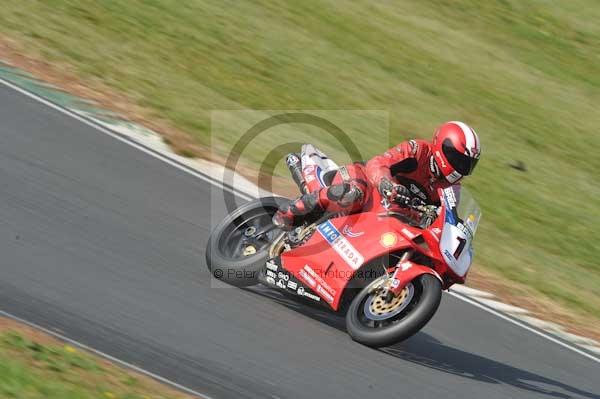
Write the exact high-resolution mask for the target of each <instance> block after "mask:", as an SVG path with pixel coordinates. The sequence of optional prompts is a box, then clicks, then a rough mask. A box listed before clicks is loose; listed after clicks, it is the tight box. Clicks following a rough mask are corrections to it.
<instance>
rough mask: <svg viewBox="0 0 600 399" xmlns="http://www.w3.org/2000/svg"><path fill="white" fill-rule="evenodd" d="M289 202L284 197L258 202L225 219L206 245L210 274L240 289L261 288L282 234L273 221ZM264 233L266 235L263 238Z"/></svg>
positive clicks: (268, 198)
mask: <svg viewBox="0 0 600 399" xmlns="http://www.w3.org/2000/svg"><path fill="white" fill-rule="evenodd" d="M288 201H289V200H287V199H285V198H281V197H265V198H259V199H256V200H253V201H250V202H247V203H245V204H243V205H242V206H240V207H239V208H237V209H236V210H234V211H233V212H231V213H230V214H229V215H227V216H225V218H224V219H223V220H222V221H221V222H220V223H219V224H218V225H217V226H216V227H215V228H214V230H213V231H212V233H211V235H210V237H209V239H208V243H207V245H206V253H205V255H206V266H207V267H208V270H209V271H210V272H211V274H212V275H213V276H214V277H215V278H217V279H219V280H221V281H224V282H226V283H228V284H231V285H235V286H237V287H248V286H251V285H256V284H258V276H259V274H260V272H261V271H262V270H263V268H264V267H265V263H266V261H267V260H268V259H269V249H270V247H271V244H272V243H273V241H274V240H275V239H276V238H277V237H278V236H279V235H280V234H281V230H280V229H278V228H276V227H275V226H274V225H273V224H272V222H271V219H272V217H273V215H274V214H275V212H276V211H277V208H278V207H279V205H281V204H284V203H286V202H288ZM262 231H265V233H262V234H260V233H261V232H262Z"/></svg>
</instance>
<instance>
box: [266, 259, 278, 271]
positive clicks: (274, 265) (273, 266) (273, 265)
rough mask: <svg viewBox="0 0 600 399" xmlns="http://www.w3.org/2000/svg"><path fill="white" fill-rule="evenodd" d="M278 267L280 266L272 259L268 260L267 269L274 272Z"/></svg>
mask: <svg viewBox="0 0 600 399" xmlns="http://www.w3.org/2000/svg"><path fill="white" fill-rule="evenodd" d="M278 268H279V267H278V266H277V265H276V264H275V263H273V262H272V261H268V262H267V269H269V270H273V271H274V272H276V271H277V269H278Z"/></svg>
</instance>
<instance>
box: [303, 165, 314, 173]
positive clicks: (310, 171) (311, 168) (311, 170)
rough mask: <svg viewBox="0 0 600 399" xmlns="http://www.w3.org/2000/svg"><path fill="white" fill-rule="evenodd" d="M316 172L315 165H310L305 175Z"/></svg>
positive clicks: (305, 169)
mask: <svg viewBox="0 0 600 399" xmlns="http://www.w3.org/2000/svg"><path fill="white" fill-rule="evenodd" d="M314 171H315V167H314V165H308V166H307V167H306V168H304V173H312V172H314Z"/></svg>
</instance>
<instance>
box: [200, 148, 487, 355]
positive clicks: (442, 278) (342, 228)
mask: <svg viewBox="0 0 600 399" xmlns="http://www.w3.org/2000/svg"><path fill="white" fill-rule="evenodd" d="M287 163H288V166H289V167H290V170H291V171H292V176H293V177H294V180H295V181H296V183H297V184H298V186H299V187H300V189H301V191H303V192H310V191H313V190H315V189H317V188H319V187H322V186H326V185H327V183H328V182H330V181H331V178H332V176H333V174H334V173H335V171H336V170H338V169H339V168H338V166H337V165H336V164H335V163H334V162H333V161H331V160H330V159H328V158H327V157H326V156H325V154H323V153H322V152H320V151H319V150H318V149H316V148H314V147H313V146H312V145H308V144H307V145H304V146H303V147H302V154H301V157H298V156H295V155H293V154H291V155H290V156H288V158H287ZM439 194H440V199H441V205H440V206H434V205H427V204H424V203H422V202H421V201H419V200H418V199H415V198H412V199H410V200H409V199H407V198H404V197H403V198H399V200H400V201H394V200H393V201H388V200H387V199H385V198H382V196H380V194H379V193H378V192H377V190H374V191H373V193H372V200H371V201H370V202H369V204H367V206H366V207H365V209H363V211H362V212H361V213H356V214H351V215H323V216H322V217H321V218H319V219H318V220H314V221H312V222H311V221H307V222H306V223H304V224H303V225H302V226H299V227H297V228H296V229H294V230H293V231H290V232H284V231H282V230H280V229H278V228H277V227H276V226H275V225H273V224H272V221H271V218H272V216H273V214H274V213H275V211H276V210H277V208H278V207H279V205H281V204H282V203H283V202H285V201H288V200H286V199H284V198H279V197H267V198H260V199H257V200H254V201H251V202H248V203H246V204H244V205H242V206H241V207H239V208H238V209H236V210H235V211H233V212H232V213H231V214H229V215H228V216H226V217H225V219H224V220H223V221H221V223H219V224H218V225H217V226H216V228H215V229H214V230H213V232H212V234H211V236H210V239H209V242H208V245H207V249H206V264H207V266H208V268H209V270H210V271H211V273H212V275H213V276H215V277H216V278H218V279H220V280H222V281H225V282H226V283H229V284H232V285H235V286H251V285H256V284H263V285H266V286H269V287H273V288H277V289H279V290H281V291H283V292H284V293H286V294H290V295H293V296H295V297H297V298H303V299H305V300H308V301H311V302H314V303H319V304H321V305H323V306H325V307H327V308H329V309H331V310H333V311H337V312H345V313H346V327H347V331H348V333H349V334H350V336H351V337H352V338H353V339H354V340H356V341H358V342H360V343H362V344H365V345H368V346H373V347H380V346H389V345H392V344H394V343H396V342H399V341H402V340H404V339H406V338H408V337H410V336H411V335H413V334H415V333H416V332H417V331H419V330H420V329H421V328H423V327H424V326H425V324H427V322H428V321H429V320H430V319H431V318H432V317H433V315H434V314H435V312H436V311H437V308H438V306H439V304H440V300H441V296H442V290H445V289H448V288H449V287H450V286H452V285H453V284H457V283H458V284H462V283H464V281H465V278H466V275H467V272H468V270H469V268H470V266H471V261H472V257H473V251H472V242H473V236H474V234H475V231H476V229H477V224H478V222H479V219H480V215H481V212H480V209H479V207H478V206H477V203H476V202H475V201H474V200H473V198H472V197H471V196H470V195H469V193H468V192H467V191H466V190H465V189H464V188H461V187H460V186H451V187H449V188H446V189H444V190H440V192H439ZM398 202H399V203H398Z"/></svg>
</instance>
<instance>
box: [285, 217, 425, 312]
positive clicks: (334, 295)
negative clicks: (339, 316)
mask: <svg viewBox="0 0 600 399" xmlns="http://www.w3.org/2000/svg"><path fill="white" fill-rule="evenodd" d="M403 228H404V229H405V231H408V229H406V225H404V224H402V223H400V222H399V221H398V220H396V219H394V218H391V217H387V216H380V215H378V214H377V213H375V212H364V213H358V214H353V215H348V216H343V217H338V218H334V219H330V220H327V221H326V222H324V223H322V224H321V225H319V226H318V228H317V230H316V231H315V232H314V233H313V234H312V236H311V237H310V238H309V239H308V240H307V241H306V242H305V243H304V244H303V245H301V246H299V247H297V248H294V249H292V250H290V251H286V252H284V253H283V254H282V255H281V266H282V267H283V268H284V269H285V270H287V271H288V272H290V273H292V274H293V275H294V276H295V277H296V278H297V279H299V280H300V281H302V282H303V283H304V284H306V285H307V286H308V287H310V288H311V289H312V290H313V291H315V292H316V293H317V294H318V295H319V296H320V297H321V298H322V299H323V300H324V301H326V302H327V303H328V304H329V305H330V306H331V307H332V308H333V309H335V310H337V309H338V307H339V304H340V303H339V302H340V299H341V296H342V293H343V292H344V289H345V288H346V286H347V284H348V282H349V281H350V280H351V279H352V278H353V277H354V275H355V274H356V273H357V272H358V273H360V271H361V268H362V266H364V265H366V264H367V263H368V262H369V261H370V260H372V259H376V258H379V257H381V256H383V255H386V254H388V253H390V252H396V251H400V250H402V249H406V248H408V247H412V246H413V244H412V243H411V242H410V239H408V238H407V237H406V236H405V235H404V234H405V233H403V232H402V230H403ZM411 234H415V233H411ZM415 235H416V234H415Z"/></svg>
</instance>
